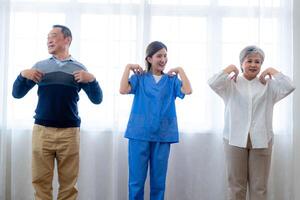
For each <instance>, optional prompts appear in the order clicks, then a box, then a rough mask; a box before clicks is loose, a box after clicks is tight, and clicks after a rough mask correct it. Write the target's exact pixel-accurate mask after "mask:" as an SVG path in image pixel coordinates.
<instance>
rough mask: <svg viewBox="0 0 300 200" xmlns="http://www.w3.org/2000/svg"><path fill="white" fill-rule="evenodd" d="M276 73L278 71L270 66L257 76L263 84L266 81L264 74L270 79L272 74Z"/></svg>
mask: <svg viewBox="0 0 300 200" xmlns="http://www.w3.org/2000/svg"><path fill="white" fill-rule="evenodd" d="M277 73H279V71H277V70H276V69H274V68H272V67H269V68H267V69H265V70H264V71H263V72H262V73H261V75H260V76H259V81H260V82H261V83H262V84H264V85H265V84H266V83H267V81H266V76H269V78H270V79H272V76H273V75H274V74H277Z"/></svg>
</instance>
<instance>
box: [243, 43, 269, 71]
mask: <svg viewBox="0 0 300 200" xmlns="http://www.w3.org/2000/svg"><path fill="white" fill-rule="evenodd" d="M251 54H259V55H260V57H261V63H263V62H264V59H265V53H264V52H263V50H262V49H261V48H259V47H257V46H254V45H251V46H247V47H245V48H244V49H243V50H242V51H241V53H240V64H241V66H242V64H243V62H244V60H245V58H247V56H249V55H251Z"/></svg>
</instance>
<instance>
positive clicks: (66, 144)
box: [32, 124, 79, 200]
mask: <svg viewBox="0 0 300 200" xmlns="http://www.w3.org/2000/svg"><path fill="white" fill-rule="evenodd" d="M54 159H56V162H57V170H58V182H59V190H58V197H57V199H58V200H75V199H76V198H77V193H78V192H77V189H76V182H77V177H78V171H79V128H78V127H74V128H52V127H45V126H41V125H37V124H35V125H34V127H33V132H32V184H33V187H34V190H35V194H34V196H35V200H52V199H53V197H52V179H53V172H54Z"/></svg>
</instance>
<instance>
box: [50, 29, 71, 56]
mask: <svg viewBox="0 0 300 200" xmlns="http://www.w3.org/2000/svg"><path fill="white" fill-rule="evenodd" d="M69 45H70V38H69V37H66V38H65V37H64V35H63V33H62V32H61V28H53V29H52V30H51V31H50V32H49V34H48V38H47V46H48V53H49V54H52V55H57V54H60V53H64V52H65V51H67V50H68V47H69Z"/></svg>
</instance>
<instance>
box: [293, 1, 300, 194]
mask: <svg viewBox="0 0 300 200" xmlns="http://www.w3.org/2000/svg"><path fill="white" fill-rule="evenodd" d="M299 25H300V1H298V0H294V33H293V34H294V36H293V39H294V83H295V85H296V88H297V89H296V90H295V92H294V98H293V101H294V103H293V113H294V198H293V199H294V200H297V199H300V189H299V186H300V79H299V76H300V26H299Z"/></svg>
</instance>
